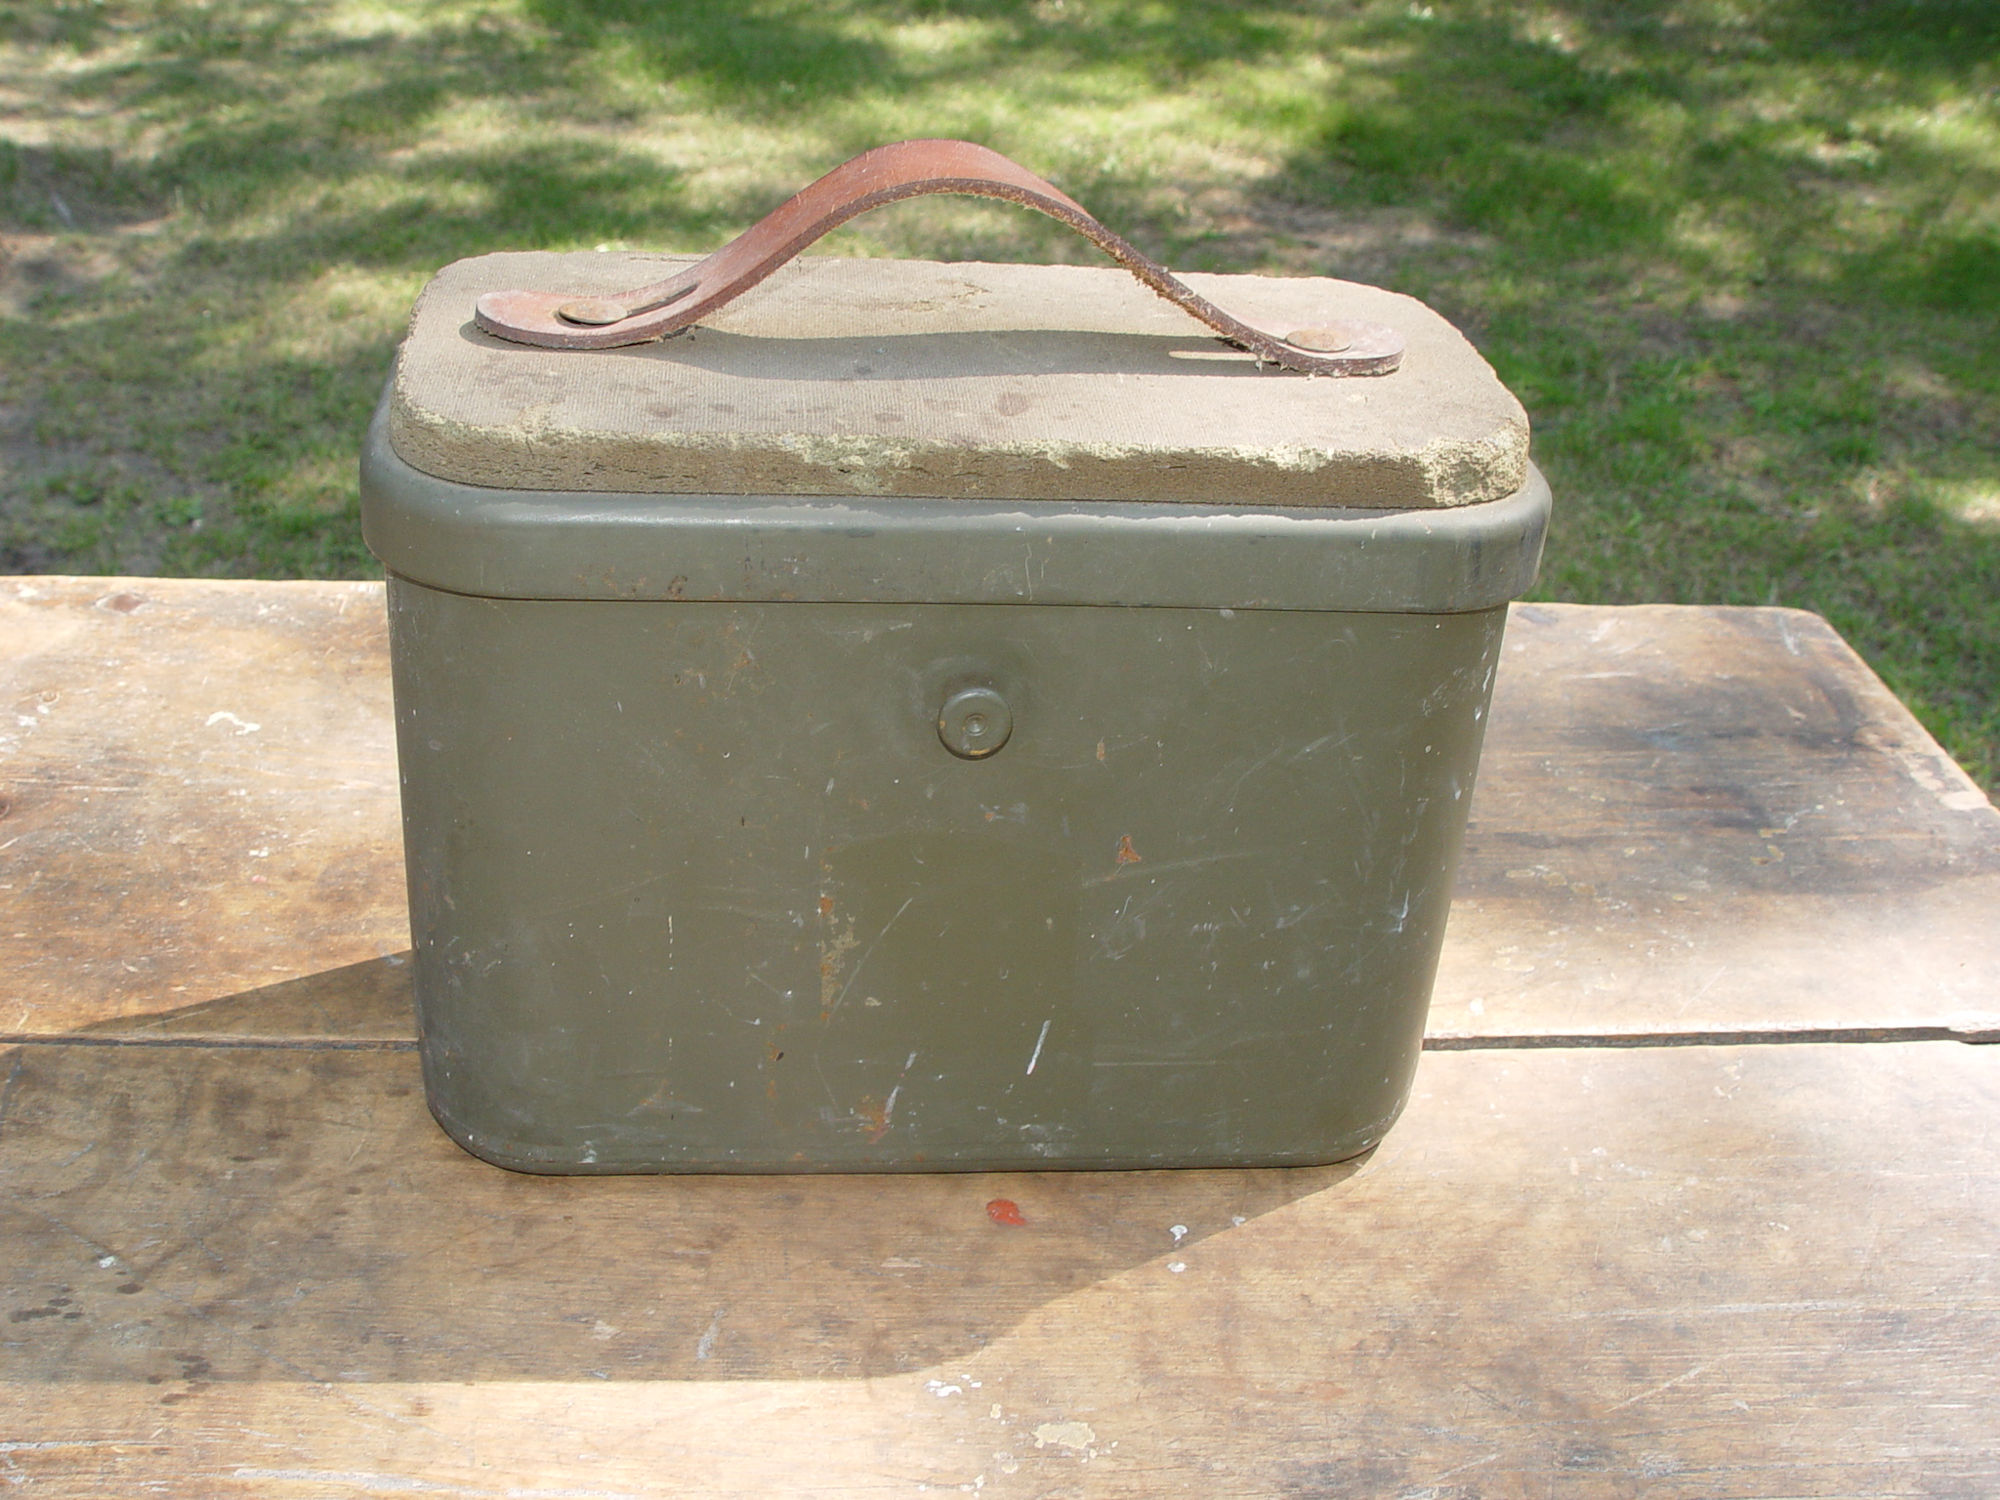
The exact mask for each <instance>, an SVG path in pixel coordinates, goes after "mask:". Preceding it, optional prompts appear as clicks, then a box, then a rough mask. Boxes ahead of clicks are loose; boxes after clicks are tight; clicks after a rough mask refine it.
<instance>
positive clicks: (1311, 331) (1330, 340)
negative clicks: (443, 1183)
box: [1285, 328, 1354, 354]
mask: <svg viewBox="0 0 2000 1500" xmlns="http://www.w3.org/2000/svg"><path fill="white" fill-rule="evenodd" d="M1285 342H1286V343H1288V344H1290V345H1291V346H1292V347H1293V348H1294V349H1310V350H1312V351H1313V353H1315V354H1338V353H1340V352H1341V351H1342V350H1343V349H1352V348H1353V347H1354V340H1353V338H1352V337H1350V336H1349V335H1347V334H1344V333H1342V332H1341V331H1340V330H1339V329H1338V328H1298V329H1294V330H1293V331H1292V332H1290V333H1288V334H1286V335H1285Z"/></svg>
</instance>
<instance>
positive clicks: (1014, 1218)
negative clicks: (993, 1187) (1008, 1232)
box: [986, 1198, 1028, 1224]
mask: <svg viewBox="0 0 2000 1500" xmlns="http://www.w3.org/2000/svg"><path fill="white" fill-rule="evenodd" d="M986 1217H987V1218H989V1219H991V1220H992V1221H993V1222H994V1223H995V1224H1026V1223H1027V1222H1028V1221H1027V1220H1026V1219H1024V1218H1022V1217H1021V1205H1020V1204H1018V1203H1016V1202H1015V1201H1014V1200H1013V1199H1012V1198H995V1199H994V1200H993V1201H992V1202H991V1203H989V1204H987V1205H986Z"/></svg>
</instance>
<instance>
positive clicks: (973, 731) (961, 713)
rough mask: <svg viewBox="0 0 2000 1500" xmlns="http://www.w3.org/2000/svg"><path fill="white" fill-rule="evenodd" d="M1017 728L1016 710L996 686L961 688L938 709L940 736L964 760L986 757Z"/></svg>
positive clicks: (945, 745)
mask: <svg viewBox="0 0 2000 1500" xmlns="http://www.w3.org/2000/svg"><path fill="white" fill-rule="evenodd" d="M1013 732H1014V710H1013V709H1011V708H1009V707H1008V706H1007V700H1006V699H1005V698H1003V697H1001V696H1000V695H999V694H998V693H996V692H994V691H993V689H992V688H985V687H969V688H960V689H959V690H958V691H957V692H955V693H953V694H952V695H951V696H950V697H949V698H947V699H945V700H944V707H943V708H941V709H939V710H938V738H939V739H940V740H943V741H944V747H945V749H947V750H949V751H950V752H951V753H952V754H953V755H956V756H958V757H959V758H960V759H961V760H983V759H985V757H987V756H989V755H991V754H992V753H993V752H994V751H995V750H998V749H999V748H1000V747H1001V746H1002V745H1004V744H1006V743H1007V736H1008V735H1010V734H1012V733H1013Z"/></svg>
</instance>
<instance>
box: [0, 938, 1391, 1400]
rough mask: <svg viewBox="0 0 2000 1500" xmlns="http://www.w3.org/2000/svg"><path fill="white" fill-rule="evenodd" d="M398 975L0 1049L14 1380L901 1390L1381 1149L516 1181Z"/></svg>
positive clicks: (0, 1309)
mask: <svg viewBox="0 0 2000 1500" xmlns="http://www.w3.org/2000/svg"><path fill="white" fill-rule="evenodd" d="M407 975H408V968H407V964H406V963H405V962H404V961H402V960H401V959H400V957H399V958H391V959H380V960H373V961H370V962H368V963H361V964H354V965H351V966H349V967H347V968H343V969H336V970H331V971H328V972H326V973H322V974H316V975H312V976H309V977H307V978H304V979H299V980H293V981H288V982H286V983H283V984H276V985H271V986H268V987H266V988H263V989H259V990H255V991H250V992H246V993H244V994H241V995H234V996H229V997H226V998H224V999H221V1000H216V1001H211V1002H208V1003H206V1004H203V1005H197V1006H191V1007H187V1008H186V1009H184V1010H182V1011H177V1012H173V1013H170V1014H166V1015H161V1016H156V1017H149V1018H145V1019H144V1020H141V1021H129V1020H128V1021H120V1022H117V1023H111V1024H108V1025H105V1026H102V1027H98V1028H93V1029H92V1030H90V1031H86V1032H83V1033H79V1034H78V1035H76V1036H74V1037H70V1038H64V1039H62V1040H61V1041H60V1042H57V1043H53V1044H40V1043H30V1044H24V1045H18V1046H13V1047H10V1048H8V1049H7V1050H6V1051H5V1052H4V1053H0V1182H4V1183H5V1184H6V1186H7V1192H6V1193H5V1195H4V1198H0V1315H4V1317H5V1319H6V1322H5V1323H4V1324H0V1379H11V1380H27V1381H34V1380H49V1381H56V1380H62V1381H66V1382H76V1381H119V1380H130V1381H146V1382H150V1383H153V1384H156V1385H159V1386H160V1387H161V1390H162V1395H161V1399H162V1401H163V1402H169V1403H171V1402H173V1401H174V1400H176V1399H178V1397H179V1396H180V1395H181V1394H183V1393H185V1392H186V1391H187V1390H188V1389H189V1387H190V1385H191V1384H199V1383H202V1382H212V1381H222V1380H251V1379H255V1380H314V1381H319V1380H328V1381H331V1380H339V1381H369V1380H384V1381H389V1380H394V1381H459V1380H463V1381H475V1380H478V1381H491V1380H507V1379H519V1380H581V1379H590V1378H600V1379H606V1380H618V1379H717V1380H730V1379H739V1380H772V1379H803V1378H820V1379H824V1378H829V1377H834V1378H838V1377H843V1376H867V1375H878V1374H886V1373H892V1372H895V1371H900V1370H909V1369H919V1368H923V1367H926V1366H931V1365H936V1364H940V1363H945V1362H949V1361H951V1360H954V1359H958V1358H963V1357H966V1356H969V1355H972V1354H974V1353H976V1352H977V1351H978V1350H979V1349H980V1348H982V1347H983V1346H984V1345H986V1344H987V1343H989V1342H990V1341H992V1340H993V1339H995V1338H997V1337H1000V1336H1002V1335H1004V1334H1005V1333H1006V1332H1007V1331H1008V1330H1009V1329H1011V1328H1012V1327H1013V1326H1014V1325H1015V1324H1016V1323H1018V1322H1019V1321H1021V1320H1022V1319H1023V1318H1025V1317H1026V1316H1028V1315H1029V1314H1031V1313H1032V1312H1033V1311H1034V1310H1036V1309H1037V1308H1039V1307H1041V1306H1042V1305H1044V1304H1046V1303H1048V1302H1051V1301H1054V1300H1056V1299H1059V1298H1061V1297H1064V1296H1066V1295H1068V1294H1070V1293H1072V1292H1075V1291H1078V1290H1080V1289H1082V1288H1086V1287H1088V1286H1091V1285H1092V1284H1094V1283H1097V1282H1101V1281H1103V1280H1105V1279H1107V1278H1110V1277H1114V1276H1118V1275H1121V1274H1124V1273H1127V1272H1131V1271H1134V1270H1135V1269H1137V1268H1141V1267H1147V1266H1148V1263H1149V1262H1156V1263H1157V1265H1156V1266H1154V1267H1152V1268H1151V1270H1152V1271H1153V1272H1154V1273H1156V1274H1159V1275H1161V1276H1170V1275H1173V1274H1174V1272H1173V1270H1172V1265H1173V1263H1174V1262H1175V1259H1176V1251H1177V1250H1179V1251H1184V1250H1185V1249H1187V1248H1188V1247H1190V1246H1192V1245H1195V1244H1197V1243H1199V1242H1200V1241H1201V1240H1203V1239H1206V1238H1208V1237H1209V1236H1211V1235H1214V1234H1218V1233H1226V1232H1228V1231H1229V1230H1230V1229H1232V1228H1234V1227H1236V1226H1239V1225H1242V1224H1245V1223H1247V1222H1249V1221H1251V1220H1253V1219H1255V1218H1257V1217H1258V1216H1259V1215H1262V1214H1267V1213H1271V1212H1273V1211H1275V1210H1279V1209H1282V1208H1284V1207H1285V1206H1287V1205H1288V1204H1291V1203H1293V1202H1295V1201H1297V1200H1298V1199H1300V1198H1303V1197H1306V1196H1308V1195H1310V1194H1314V1193H1318V1192H1322V1191H1325V1190H1327V1189H1330V1188H1334V1187H1337V1186H1338V1185H1339V1184H1341V1183H1343V1182H1345V1181H1346V1180H1347V1179H1348V1178H1349V1177H1351V1176H1352V1175H1353V1174H1354V1173H1355V1172H1356V1171H1358V1170H1360V1169H1361V1167H1362V1165H1363V1163H1364V1162H1365V1161H1366V1158H1362V1159H1361V1160H1360V1161H1355V1162H1347V1163H1342V1164H1339V1165H1336V1166H1330V1167H1313V1168H1293V1169H1284V1170H1263V1171H1241V1172H1218V1171H1184V1172H1048V1173H1015V1174H934V1175H922V1176H865V1175H864V1176H848V1175H842V1176H817V1177H815V1176H796V1177H694V1176H658V1177H530V1176H522V1175H518V1174H515V1173H511V1172H506V1171H502V1170H500V1169H498V1168H495V1167H492V1166H488V1165H486V1164H485V1163H483V1162H480V1161H478V1160H475V1159H474V1158H473V1157H471V1156H468V1155H467V1154H465V1153H464V1152H463V1151H461V1150H460V1149H459V1148H458V1147H457V1146H456V1145H454V1144H453V1143H452V1142H451V1141H450V1140H448V1139H447V1138H446V1137H445V1135H444V1133H443V1132H442V1131H441V1130H439V1129H438V1127H437V1125H436V1124H435V1123H434V1122H433V1121H432V1120H431V1118H430V1115H429V1113H428V1111H427V1110H426V1109H425V1107H424V1101H423V1087H422V1082H421V1079H420V1078H419V1076H418V1068H417V1058H416V1055H415V1053H414V1050H413V1044H412V1043H411V1042H410V1041H409V1040H408V1038H409V1035H410V1027H409V1022H408V994H407V985H408V980H407ZM1001 1200H1005V1201H1006V1202H1007V1203H1011V1204H1013V1205H1015V1207H1016V1208H1017V1209H1018V1217H1019V1218H1020V1219H1022V1220H1023V1221H1024V1222H1022V1223H1020V1224H1013V1223H1008V1222H1002V1220H1004V1219H1007V1218H1009V1217H1011V1216H1010V1215H1009V1214H1008V1213H1007V1212H1006V1210H1004V1209H999V1208H995V1206H994V1205H995V1204H996V1203H998V1202H999V1201H1001ZM996 1215H997V1217H996ZM1327 1253H1328V1255H1329V1256H1335V1255H1338V1254H1339V1248H1338V1246H1332V1245H1330V1246H1329V1247H1328V1249H1327Z"/></svg>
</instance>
